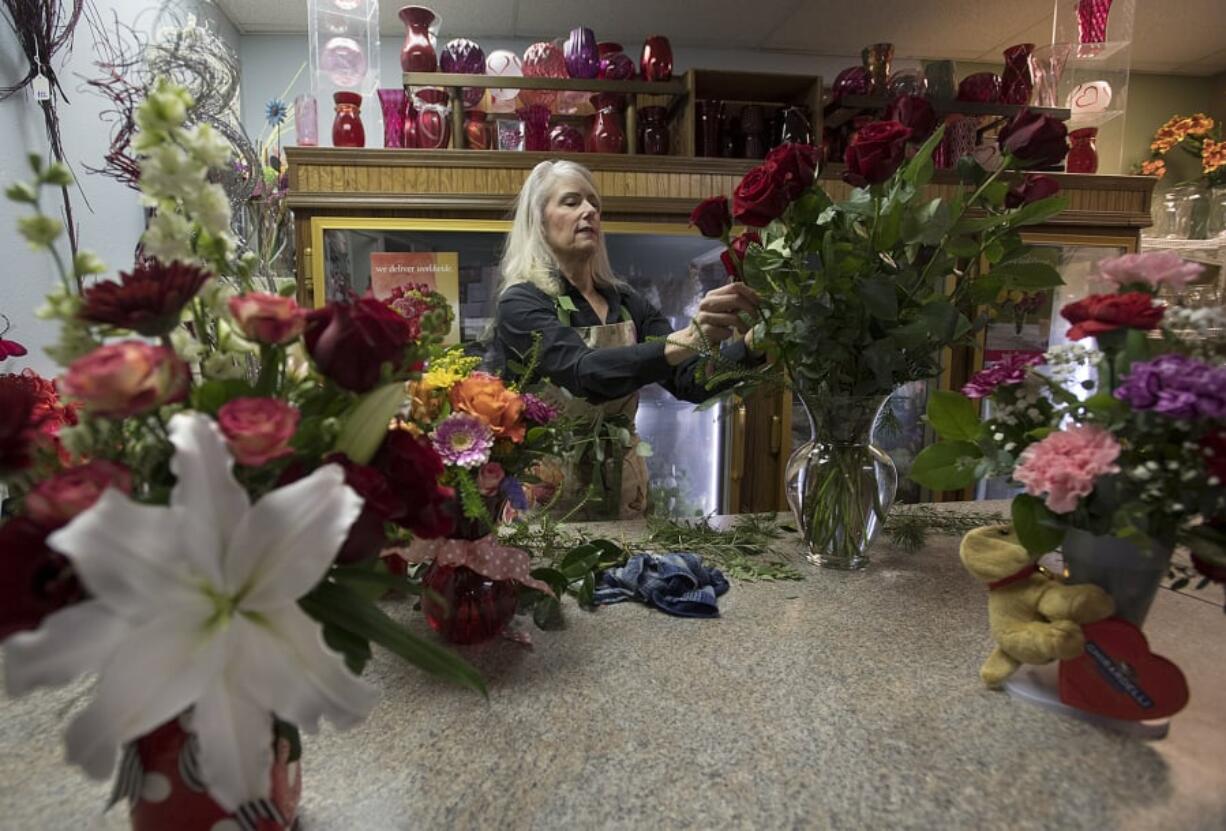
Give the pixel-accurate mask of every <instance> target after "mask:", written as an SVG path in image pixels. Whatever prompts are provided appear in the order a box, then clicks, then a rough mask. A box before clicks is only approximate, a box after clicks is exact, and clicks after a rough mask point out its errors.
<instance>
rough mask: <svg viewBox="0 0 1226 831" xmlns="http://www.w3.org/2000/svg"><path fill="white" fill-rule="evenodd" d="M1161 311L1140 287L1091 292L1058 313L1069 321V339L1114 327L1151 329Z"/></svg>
mask: <svg viewBox="0 0 1226 831" xmlns="http://www.w3.org/2000/svg"><path fill="white" fill-rule="evenodd" d="M1162 312H1163V308H1162V306H1155V305H1154V300H1153V297H1152V296H1151V295H1149V294H1147V293H1145V292H1143V291H1126V292H1124V293H1123V294H1091V295H1090V296H1089V297H1087V298H1085V299H1084V300H1078V301H1077V302H1076V303H1069V304H1068V305H1067V306H1065V307H1064V308H1063V309H1061V310H1060V314H1061V316H1063V317H1064V319H1065V320H1067V321H1068V322H1069V323H1071V324H1073V326H1072V328H1071V329H1069V331H1068V336H1069V337H1070V338H1071V339H1072V340H1081V339H1082V338H1087V337H1097V336H1098V335H1101V334H1103V333H1105V332H1114V331H1115V330H1116V329H1153V328H1154V327H1156V326H1157V325H1158V323H1159V321H1161V320H1162Z"/></svg>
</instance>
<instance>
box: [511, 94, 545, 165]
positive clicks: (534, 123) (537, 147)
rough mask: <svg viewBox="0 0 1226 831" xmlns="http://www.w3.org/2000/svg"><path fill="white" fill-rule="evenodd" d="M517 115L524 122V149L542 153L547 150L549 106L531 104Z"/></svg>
mask: <svg viewBox="0 0 1226 831" xmlns="http://www.w3.org/2000/svg"><path fill="white" fill-rule="evenodd" d="M517 115H518V116H519V118H520V121H522V122H523V123H524V150H527V151H529V152H537V153H543V152H545V151H547V150H549V108H548V107H542V106H541V105H540V104H532V105H530V106H527V107H522V108H520V110H519V112H518V113H517Z"/></svg>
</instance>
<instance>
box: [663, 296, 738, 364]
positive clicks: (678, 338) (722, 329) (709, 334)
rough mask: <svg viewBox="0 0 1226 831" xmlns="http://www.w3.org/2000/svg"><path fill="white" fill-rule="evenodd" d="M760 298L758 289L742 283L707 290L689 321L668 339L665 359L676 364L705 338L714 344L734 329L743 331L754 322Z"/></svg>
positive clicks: (726, 337)
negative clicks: (687, 324)
mask: <svg viewBox="0 0 1226 831" xmlns="http://www.w3.org/2000/svg"><path fill="white" fill-rule="evenodd" d="M759 302H760V301H759V297H758V293H757V292H756V291H754V290H753V289H751V288H750V287H749V286H747V285H745V284H744V283H729V284H728V285H726V286H720V287H719V288H717V289H712V290H711V291H709V292H707V293H706V295H705V296H704V297H703V298H702V300H701V301H700V302H699V304H698V314H697V315H695V316H694V320H693V321H692V322H691V323H690V325H689V326H688V327H686V328H685V329H682V330H681V331H679V332H674V333H673V335H672V337H670V338H669V339H668V346H666V347H665V349H664V355H665V357H666V358H667V359H668V362H669V363H670V364H674V365H676V364H679V363H681V362H682V361H684V360H685V359H686V358H689V357H690V356H691V355H693V354H694V353H695V352H699V351H701V350H702V345H703V342H704V340H705V341H706V342H707V343H711V344H716V343H720V342H722V341H725V340H727V339H728V338H730V337H732V335H733V333H737V334H744V333H745V332H746V331H747V330H748V329H750V328H751V327H752V326H753V318H754V317H755V316H756V314H757V310H758V303H759ZM743 316H744V317H743Z"/></svg>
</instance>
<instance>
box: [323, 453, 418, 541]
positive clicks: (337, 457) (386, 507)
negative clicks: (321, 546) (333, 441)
mask: <svg viewBox="0 0 1226 831" xmlns="http://www.w3.org/2000/svg"><path fill="white" fill-rule="evenodd" d="M324 461H325V462H330V463H334V464H338V465H340V466H341V467H342V468H343V469H344V471H345V484H346V485H348V486H349V487H351V488H353V490H354V492H355V493H357V495H358V496H360V497H362V513H360V514H358V518H357V520H355V521H354V523H353V525H351V526H350V528H349V535H348V536H347V537H345V542H344V544H343V545H342V546H341V550H340V551H339V552H338V553H337V555H336V561H337V562H338V563H359V562H362V561H363V560H369V559H370V558H372V557H375V556H377V555H378V554H379V552H380V551H381V550H383V547H384V546H386V545H387V534H386V533H384V531H383V523H385V522H392V521H395V520H396V519H398V518H399V517H400V516H402V515H403V514H404V510H405V505H404V500H402V499H401V498H400V497H399V496H398V495H397V494H396V491H394V490H393V489H392V486H391V484H389V483H388V481H387V478H386V477H384V475H383V474H382V473H380V472H379V471H378V470H376V469H375V468H373V467H370V466H369V465H360V464H358V463H357V462H354V461H353V460H351V459H350V458H349V457H348V456H346V455H345V454H343V453H332V454H330V455H328V456H325V457H324Z"/></svg>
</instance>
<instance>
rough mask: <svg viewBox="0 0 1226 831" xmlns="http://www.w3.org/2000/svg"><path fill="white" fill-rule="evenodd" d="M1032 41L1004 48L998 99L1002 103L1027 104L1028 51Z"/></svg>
mask: <svg viewBox="0 0 1226 831" xmlns="http://www.w3.org/2000/svg"><path fill="white" fill-rule="evenodd" d="M1033 51H1034V44H1033V43H1019V44H1017V45H1016V46H1010V47H1009V48H1008V49H1006V50H1005V69H1004V72H1002V73H1001V75H1000V101H1001V103H1002V104H1027V103H1029V102H1030V90H1031V89H1032V88H1033V84H1032V83H1031V80H1030V53H1031V52H1033Z"/></svg>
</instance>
